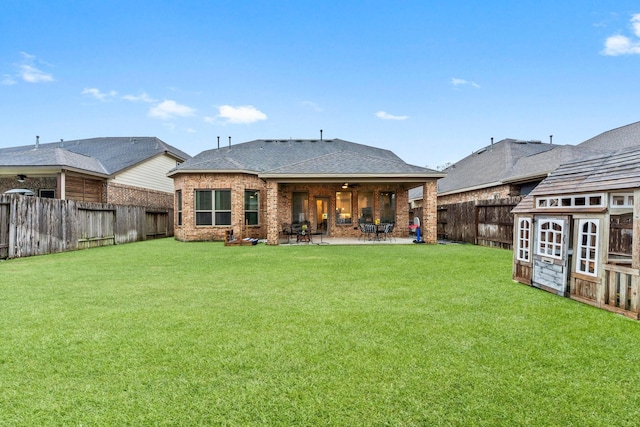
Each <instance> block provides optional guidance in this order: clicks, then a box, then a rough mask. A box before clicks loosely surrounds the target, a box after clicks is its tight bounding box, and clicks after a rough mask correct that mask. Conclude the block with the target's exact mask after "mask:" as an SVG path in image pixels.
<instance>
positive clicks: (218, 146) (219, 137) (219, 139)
mask: <svg viewBox="0 0 640 427" xmlns="http://www.w3.org/2000/svg"><path fill="white" fill-rule="evenodd" d="M219 149H220V137H218V150H219Z"/></svg>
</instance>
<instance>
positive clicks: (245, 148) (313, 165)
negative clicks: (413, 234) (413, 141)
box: [169, 139, 444, 178]
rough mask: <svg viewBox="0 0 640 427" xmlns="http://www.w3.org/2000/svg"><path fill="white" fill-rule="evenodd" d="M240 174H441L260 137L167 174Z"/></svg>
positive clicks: (338, 143) (389, 159) (377, 156)
mask: <svg viewBox="0 0 640 427" xmlns="http://www.w3.org/2000/svg"><path fill="white" fill-rule="evenodd" d="M202 172H205V173H207V172H236V173H237V172H244V173H252V174H257V175H259V176H261V177H264V178H278V177H286V176H299V177H305V176H306V177H322V176H335V175H340V176H361V177H380V176H396V177H400V176H414V177H436V178H438V177H442V176H444V174H443V173H441V172H438V171H435V170H432V169H428V168H423V167H420V166H414V165H409V164H407V163H405V162H404V161H402V159H400V158H399V157H398V156H396V155H395V154H394V153H393V152H391V151H389V150H385V149H381V148H376V147H370V146H367V145H362V144H357V143H354V142H349V141H344V140H341V139H330V140H326V139H323V140H314V139H295V140H294V139H289V140H268V139H259V140H254V141H249V142H244V143H241V144H236V145H232V146H229V147H223V148H218V149H213V150H207V151H203V152H202V153H200V154H198V155H196V156H194V157H193V158H191V159H189V160H187V161H185V162H184V163H182V164H181V165H179V166H178V167H176V168H175V169H173V170H172V171H171V172H169V176H171V175H174V174H177V173H202Z"/></svg>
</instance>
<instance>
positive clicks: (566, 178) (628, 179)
mask: <svg viewBox="0 0 640 427" xmlns="http://www.w3.org/2000/svg"><path fill="white" fill-rule="evenodd" d="M638 187H640V146H638V145H636V146H634V147H630V148H625V149H622V150H618V151H616V152H614V153H610V154H604V155H603V154H600V155H597V156H594V157H590V158H587V159H583V160H578V161H574V162H570V163H565V164H563V165H561V166H560V167H558V168H557V169H556V170H555V171H554V172H553V173H551V174H550V175H549V176H548V177H547V178H546V179H544V180H543V181H542V182H541V183H540V184H539V185H538V186H537V187H536V188H535V189H534V190H533V191H532V192H531V194H532V195H534V196H539V195H556V194H570V193H590V192H602V191H611V190H623V189H630V188H638Z"/></svg>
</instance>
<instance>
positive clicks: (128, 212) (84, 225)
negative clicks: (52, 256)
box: [0, 194, 173, 259]
mask: <svg viewBox="0 0 640 427" xmlns="http://www.w3.org/2000/svg"><path fill="white" fill-rule="evenodd" d="M168 236H173V210H172V209H166V210H162V209H149V208H146V207H144V206H129V205H113V204H104V203H89V202H78V201H74V200H58V199H45V198H41V197H26V196H18V195H6V194H5V195H0V259H6V258H19V257H27V256H32V255H44V254H49V253H54V252H65V251H71V250H76V249H86V248H92V247H97V246H105V245H116V244H122V243H131V242H136V241H140V240H147V239H154V238H158V237H168Z"/></svg>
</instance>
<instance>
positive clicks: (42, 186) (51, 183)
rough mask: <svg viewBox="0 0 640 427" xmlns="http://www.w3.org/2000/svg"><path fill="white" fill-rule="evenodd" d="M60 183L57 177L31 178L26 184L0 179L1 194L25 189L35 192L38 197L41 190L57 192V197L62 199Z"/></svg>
mask: <svg viewBox="0 0 640 427" xmlns="http://www.w3.org/2000/svg"><path fill="white" fill-rule="evenodd" d="M57 186H58V181H57V179H56V178H55V177H46V178H29V177H27V180H26V181H25V182H18V180H17V178H15V177H11V178H0V193H4V192H5V191H8V190H12V189H14V188H25V189H27V190H31V191H33V192H34V193H35V194H36V195H38V194H39V190H56V197H60V195H59V194H58V189H57Z"/></svg>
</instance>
